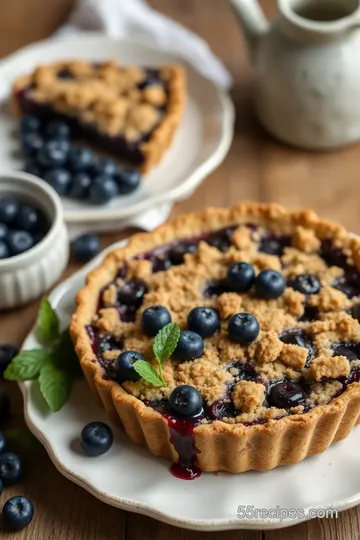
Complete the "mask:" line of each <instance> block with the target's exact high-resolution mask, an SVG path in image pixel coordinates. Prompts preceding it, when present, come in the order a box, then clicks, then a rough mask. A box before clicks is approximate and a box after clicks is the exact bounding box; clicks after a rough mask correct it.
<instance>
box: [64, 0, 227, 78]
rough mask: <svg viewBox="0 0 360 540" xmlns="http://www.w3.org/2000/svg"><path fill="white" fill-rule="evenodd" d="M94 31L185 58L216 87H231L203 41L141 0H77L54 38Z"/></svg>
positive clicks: (221, 67)
mask: <svg viewBox="0 0 360 540" xmlns="http://www.w3.org/2000/svg"><path fill="white" fill-rule="evenodd" d="M194 1H196V0H194ZM95 30H98V31H103V32H104V33H106V34H107V35H108V36H111V37H116V38H132V39H136V38H137V37H138V38H140V39H141V40H142V41H144V40H146V41H147V42H148V43H149V44H153V45H156V46H157V47H158V48H159V49H163V50H165V51H167V52H171V53H174V54H176V55H177V56H180V57H182V58H184V59H186V60H187V61H188V62H189V63H190V64H192V65H193V66H194V67H195V69H197V70H198V71H200V73H202V74H203V75H205V76H206V77H208V78H209V79H211V80H212V81H214V82H215V83H216V84H218V85H220V86H223V87H225V88H228V87H229V86H230V85H231V76H230V74H229V72H228V71H227V70H226V68H225V67H224V65H223V64H222V63H221V62H220V60H219V59H218V58H217V57H216V56H215V55H214V54H213V53H212V52H211V50H210V48H209V46H208V45H207V43H206V42H205V41H204V40H203V39H201V38H200V37H199V36H197V35H196V34H194V33H193V32H191V31H190V30H188V29H187V28H185V27H184V26H182V25H180V24H178V23H176V22H174V21H172V20H171V19H169V17H166V16H165V15H163V14H162V13H159V12H158V11H156V10H154V9H152V8H151V7H150V6H148V4H147V3H146V2H145V0H77V1H76V5H75V8H74V10H73V12H72V13H71V15H70V19H69V21H68V23H66V25H65V26H63V27H62V28H61V29H60V30H58V32H57V33H56V36H58V37H66V36H68V35H73V34H74V33H76V32H79V31H95Z"/></svg>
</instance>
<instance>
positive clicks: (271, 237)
mask: <svg viewBox="0 0 360 540" xmlns="http://www.w3.org/2000/svg"><path fill="white" fill-rule="evenodd" d="M288 246H291V236H285V235H284V236H278V235H276V234H274V233H268V234H266V235H264V236H263V237H262V238H261V240H260V243H259V251H261V252H262V253H267V254H268V255H277V256H278V257H281V256H282V255H283V254H284V249H285V248H286V247H288Z"/></svg>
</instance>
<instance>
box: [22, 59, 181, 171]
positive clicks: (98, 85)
mask: <svg viewBox="0 0 360 540" xmlns="http://www.w3.org/2000/svg"><path fill="white" fill-rule="evenodd" d="M62 70H66V71H68V72H69V73H71V74H72V75H73V77H74V79H71V80H70V81H69V80H66V79H65V80H63V79H59V77H58V73H59V72H61V71H62ZM158 71H159V75H160V77H161V78H162V80H163V81H165V82H166V88H167V91H166V93H165V91H164V89H163V88H162V87H160V86H153V87H145V88H143V89H139V88H138V83H140V82H141V81H142V80H144V78H145V77H146V73H145V71H144V69H142V68H140V67H135V66H119V64H118V62H116V61H115V60H109V61H107V62H104V63H102V64H97V65H96V66H95V65H94V64H93V63H90V62H85V61H81V60H73V61H61V62H53V63H51V64H48V65H42V66H38V67H37V68H36V69H35V70H34V71H33V72H32V73H30V74H28V75H23V76H21V77H18V78H17V79H16V80H15V81H14V83H13V89H12V111H13V114H14V115H15V116H21V115H22V111H21V107H20V104H19V100H18V93H19V91H21V90H24V89H26V88H29V87H31V86H32V87H33V90H32V100H34V101H35V102H38V103H39V104H49V105H50V106H51V107H52V108H53V109H54V111H55V112H57V113H59V114H64V115H66V116H69V117H76V118H77V120H78V121H80V122H83V123H84V124H93V125H96V127H97V129H98V130H99V132H100V133H103V134H105V135H108V136H110V137H113V136H116V135H119V134H121V136H123V137H124V139H125V140H126V142H128V143H132V142H133V141H136V140H137V139H138V138H139V137H140V136H141V134H147V133H150V135H149V137H147V138H146V140H144V141H143V142H140V143H139V146H138V147H139V150H140V152H141V154H142V156H143V163H142V164H141V166H140V169H141V170H142V172H147V171H149V170H150V169H151V168H152V167H153V166H154V165H156V164H157V163H158V162H159V161H160V160H161V158H162V156H163V155H164V152H165V151H166V150H167V148H168V147H169V146H170V144H171V142H172V139H173V136H174V134H175V131H176V129H177V127H178V125H179V123H180V120H181V117H182V114H183V111H184V108H185V104H186V76H185V71H184V69H183V68H182V67H181V66H178V65H167V66H161V67H159V68H158ZM162 106H164V107H166V110H165V113H164V116H163V117H162V118H161V117H160V116H159V114H160V113H159V112H158V107H162Z"/></svg>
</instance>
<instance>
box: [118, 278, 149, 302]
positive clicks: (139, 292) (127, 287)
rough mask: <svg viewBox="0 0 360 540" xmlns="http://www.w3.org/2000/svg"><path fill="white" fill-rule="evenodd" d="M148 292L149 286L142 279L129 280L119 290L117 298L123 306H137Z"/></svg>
mask: <svg viewBox="0 0 360 540" xmlns="http://www.w3.org/2000/svg"><path fill="white" fill-rule="evenodd" d="M146 292H147V286H146V283H145V281H143V280H142V279H129V281H127V282H126V283H124V285H123V286H122V287H120V288H119V289H118V292H117V297H118V300H119V302H120V303H121V304H125V305H126V306H129V305H131V304H137V303H138V302H140V301H141V300H142V298H143V296H144V295H145V294H146Z"/></svg>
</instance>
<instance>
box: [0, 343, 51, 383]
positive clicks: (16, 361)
mask: <svg viewBox="0 0 360 540" xmlns="http://www.w3.org/2000/svg"><path fill="white" fill-rule="evenodd" d="M50 362H51V355H50V353H49V351H46V350H45V349H32V350H29V351H21V352H20V353H19V354H18V355H17V356H15V358H13V359H12V361H11V363H10V365H9V366H8V367H7V368H6V370H5V371H4V379H7V380H8V381H28V380H31V379H36V377H38V375H39V373H40V371H41V369H42V368H43V367H44V366H45V365H47V364H48V363H50Z"/></svg>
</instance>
